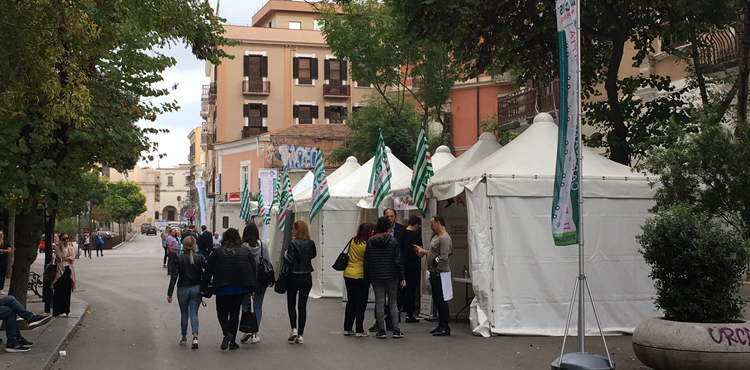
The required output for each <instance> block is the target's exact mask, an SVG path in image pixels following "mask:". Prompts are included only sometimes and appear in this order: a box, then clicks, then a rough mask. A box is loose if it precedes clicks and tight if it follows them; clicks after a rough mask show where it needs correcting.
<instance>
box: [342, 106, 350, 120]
mask: <svg viewBox="0 0 750 370" xmlns="http://www.w3.org/2000/svg"><path fill="white" fill-rule="evenodd" d="M347 113H349V109H348V108H346V107H343V108H341V117H342V118H343V117H346V115H347Z"/></svg>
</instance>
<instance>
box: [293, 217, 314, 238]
mask: <svg viewBox="0 0 750 370" xmlns="http://www.w3.org/2000/svg"><path fill="white" fill-rule="evenodd" d="M292 237H293V238H294V239H304V240H310V229H309V228H308V227H307V222H305V221H302V220H297V221H294V228H293V229H292Z"/></svg>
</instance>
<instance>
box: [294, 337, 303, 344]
mask: <svg viewBox="0 0 750 370" xmlns="http://www.w3.org/2000/svg"><path fill="white" fill-rule="evenodd" d="M294 343H297V344H302V336H301V335H298V336H297V338H294Z"/></svg>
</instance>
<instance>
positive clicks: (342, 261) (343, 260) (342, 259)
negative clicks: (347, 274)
mask: <svg viewBox="0 0 750 370" xmlns="http://www.w3.org/2000/svg"><path fill="white" fill-rule="evenodd" d="M352 240H354V239H353V238H352V239H349V242H348V243H346V247H344V250H342V251H341V253H339V256H338V258H336V262H334V263H333V266H331V267H333V269H334V270H336V271H344V270H345V269H346V265H348V264H349V247H350V246H351V245H352Z"/></svg>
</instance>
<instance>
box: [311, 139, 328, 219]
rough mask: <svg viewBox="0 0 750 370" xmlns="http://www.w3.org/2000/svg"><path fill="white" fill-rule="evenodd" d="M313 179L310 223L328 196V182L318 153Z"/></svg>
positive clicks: (320, 155) (321, 155)
mask: <svg viewBox="0 0 750 370" xmlns="http://www.w3.org/2000/svg"><path fill="white" fill-rule="evenodd" d="M314 177H315V179H313V188H312V206H311V207H310V222H312V220H313V218H315V215H317V214H318V212H320V210H321V209H323V205H325V204H326V202H327V201H328V198H329V197H330V195H329V194H328V180H327V179H326V169H325V166H323V153H320V151H318V155H317V156H316V158H315V176H314Z"/></svg>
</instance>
